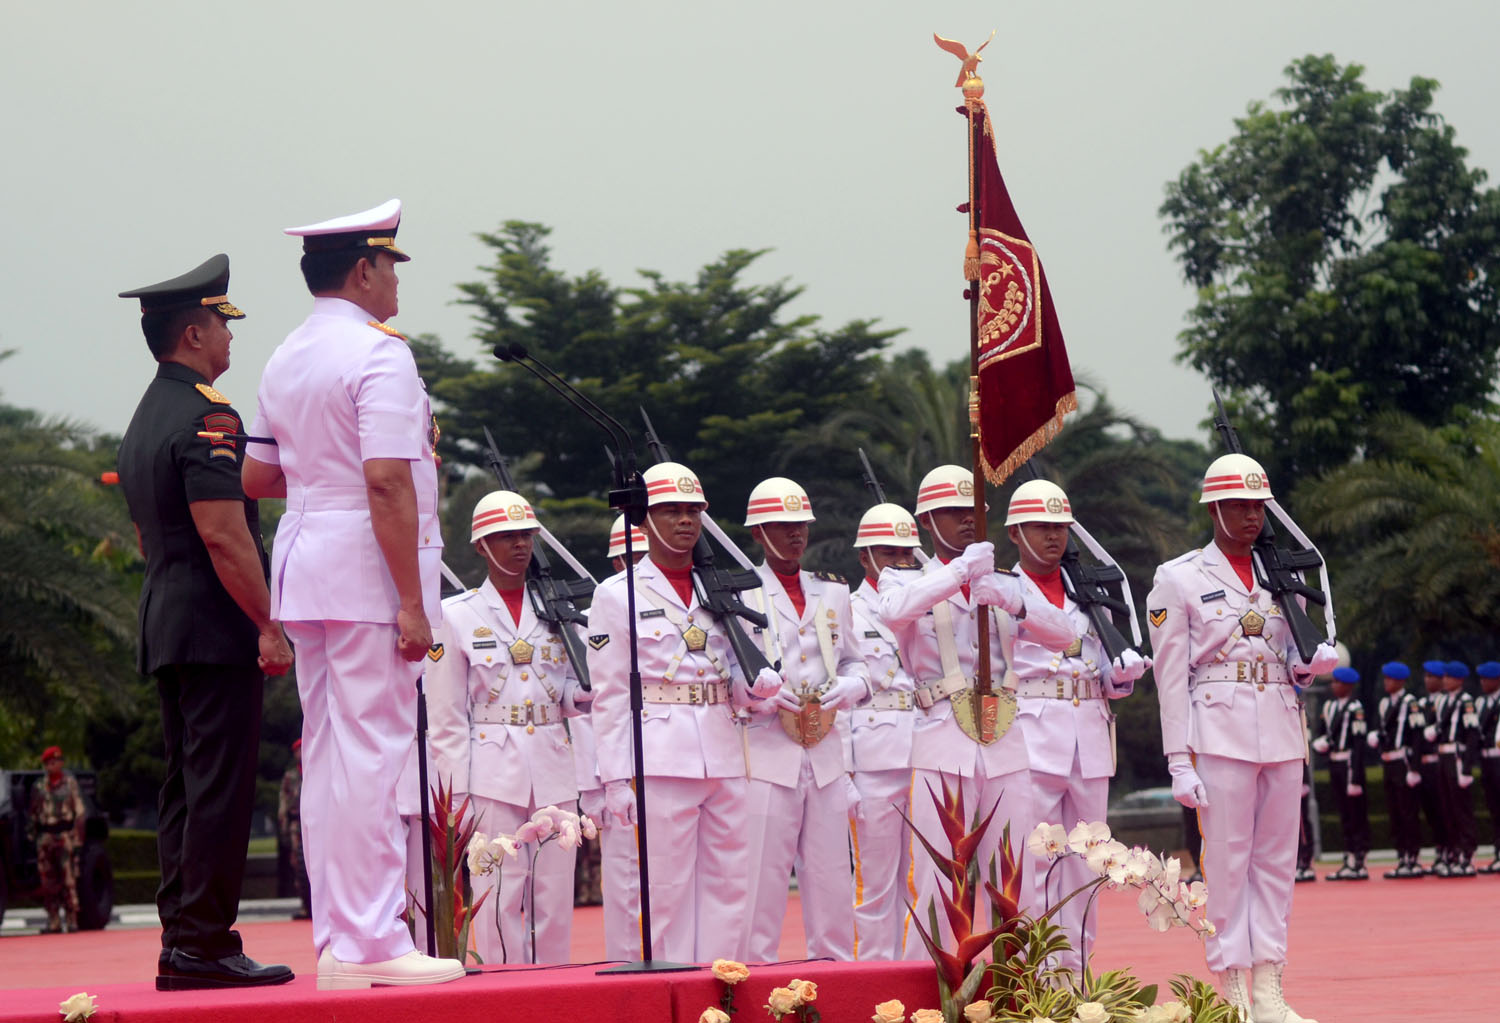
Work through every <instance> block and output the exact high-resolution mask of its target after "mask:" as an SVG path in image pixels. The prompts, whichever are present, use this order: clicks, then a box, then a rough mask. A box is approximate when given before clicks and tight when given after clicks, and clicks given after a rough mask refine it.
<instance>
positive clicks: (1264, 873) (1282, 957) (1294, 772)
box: [1194, 753, 1302, 973]
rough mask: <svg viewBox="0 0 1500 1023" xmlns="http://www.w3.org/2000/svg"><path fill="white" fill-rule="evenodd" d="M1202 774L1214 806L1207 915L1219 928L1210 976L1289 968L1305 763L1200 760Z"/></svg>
mask: <svg viewBox="0 0 1500 1023" xmlns="http://www.w3.org/2000/svg"><path fill="white" fill-rule="evenodd" d="M1194 766H1195V767H1196V768H1197V771H1198V776H1199V777H1200V778H1202V779H1203V787H1204V788H1205V789H1206V790H1207V791H1208V804H1209V805H1208V806H1205V807H1201V808H1200V809H1199V810H1198V819H1199V821H1201V822H1202V825H1203V879H1204V881H1205V882H1207V884H1208V907H1207V914H1208V919H1209V922H1211V923H1212V924H1213V925H1214V927H1215V928H1217V933H1215V934H1213V935H1210V936H1209V938H1208V940H1207V941H1206V943H1205V952H1206V954H1207V959H1208V968H1209V969H1210V970H1212V971H1213V972H1215V973H1221V972H1223V971H1224V970H1229V969H1249V968H1250V967H1252V966H1254V965H1255V964H1256V963H1280V962H1285V961H1286V932H1287V924H1288V922H1289V920H1290V918H1291V915H1292V885H1293V883H1294V882H1293V878H1294V876H1295V871H1296V866H1297V829H1298V807H1299V806H1300V801H1301V797H1302V761H1300V760H1285V761H1282V762H1281V763H1277V764H1256V763H1251V762H1249V761H1246V760H1231V759H1229V758H1228V757H1215V756H1208V755H1205V754H1202V753H1200V754H1197V755H1196V757H1195V758H1194Z"/></svg>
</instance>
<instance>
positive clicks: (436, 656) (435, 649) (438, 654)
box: [427, 643, 443, 661]
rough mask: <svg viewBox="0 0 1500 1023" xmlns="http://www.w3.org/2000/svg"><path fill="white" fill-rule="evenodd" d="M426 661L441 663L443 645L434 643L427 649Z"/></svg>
mask: <svg viewBox="0 0 1500 1023" xmlns="http://www.w3.org/2000/svg"><path fill="white" fill-rule="evenodd" d="M427 659H428V660H429V661H441V660H442V659H443V644H441V643H434V644H432V646H430V647H428V648H427Z"/></svg>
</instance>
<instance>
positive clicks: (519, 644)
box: [506, 639, 535, 664]
mask: <svg viewBox="0 0 1500 1023" xmlns="http://www.w3.org/2000/svg"><path fill="white" fill-rule="evenodd" d="M506 649H507V650H509V651H510V663H511V664H530V663H531V655H532V652H533V651H534V649H535V648H534V647H533V646H532V645H531V644H530V643H528V642H526V641H525V640H524V639H518V640H516V641H515V642H514V643H512V644H511V645H510V646H508V647H506Z"/></svg>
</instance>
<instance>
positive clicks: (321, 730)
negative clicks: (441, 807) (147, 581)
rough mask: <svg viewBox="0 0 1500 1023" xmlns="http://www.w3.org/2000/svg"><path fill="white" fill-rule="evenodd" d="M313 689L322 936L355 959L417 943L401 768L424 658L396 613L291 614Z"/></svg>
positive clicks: (307, 770) (314, 824)
mask: <svg viewBox="0 0 1500 1023" xmlns="http://www.w3.org/2000/svg"><path fill="white" fill-rule="evenodd" d="M284 624H285V627H286V634H287V638H288V639H290V640H291V641H292V645H293V646H295V647H296V652H297V692H298V696H299V697H300V698H301V701H302V777H303V784H302V843H303V851H304V855H305V858H306V861H307V877H308V881H309V883H310V885H311V889H312V909H313V944H314V946H315V947H316V949H317V951H318V954H319V955H321V954H322V952H323V950H324V949H325V948H330V947H331V949H332V952H333V956H334V958H336V959H339V960H342V961H343V962H346V963H370V962H380V961H382V960H386V959H395V958H396V957H397V956H401V955H405V954H406V953H407V952H410V951H411V950H412V948H413V945H412V939H411V932H410V931H408V930H407V928H406V924H405V923H404V922H403V921H402V919H401V914H402V910H403V909H404V908H405V906H406V892H405V880H406V835H405V830H404V828H403V826H402V823H401V814H400V813H399V811H398V810H397V809H396V780H397V779H398V778H399V777H400V775H401V767H402V765H403V764H404V763H405V762H406V757H407V754H408V753H409V751H410V750H411V743H412V736H413V734H415V731H416V705H417V700H416V695H417V689H416V683H417V676H418V675H419V674H420V673H421V670H422V666H421V664H420V663H412V662H409V661H403V660H401V658H400V657H399V656H397V654H396V636H397V631H396V627H395V626H394V625H390V624H379V623H373V622H332V621H331V622H298V621H289V622H286V623H284Z"/></svg>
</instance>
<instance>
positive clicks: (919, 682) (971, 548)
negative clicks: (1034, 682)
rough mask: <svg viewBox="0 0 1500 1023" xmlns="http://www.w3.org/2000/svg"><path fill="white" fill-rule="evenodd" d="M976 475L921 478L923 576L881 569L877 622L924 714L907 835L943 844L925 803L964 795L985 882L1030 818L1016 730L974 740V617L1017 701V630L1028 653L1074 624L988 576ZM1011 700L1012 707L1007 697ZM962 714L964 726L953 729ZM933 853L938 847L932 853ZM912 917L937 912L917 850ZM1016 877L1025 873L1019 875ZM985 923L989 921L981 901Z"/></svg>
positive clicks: (936, 877)
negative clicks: (977, 829) (927, 549)
mask: <svg viewBox="0 0 1500 1023" xmlns="http://www.w3.org/2000/svg"><path fill="white" fill-rule="evenodd" d="M974 485H975V481H974V474H973V472H971V471H970V470H969V469H966V468H964V467H963V466H958V465H942V466H939V467H938V468H936V469H934V470H932V471H931V472H929V473H928V474H927V475H926V476H925V477H923V479H922V483H921V486H920V487H919V489H918V491H917V521H918V522H919V523H920V524H921V525H922V527H923V528H924V529H926V530H927V532H928V533H929V534H930V535H931V537H932V545H933V552H934V554H935V555H936V557H934V558H933V559H932V560H930V561H928V562H927V564H925V565H923V566H922V568H921V569H920V570H912V569H906V568H901V567H899V566H896V565H891V566H887V567H886V568H885V570H884V571H882V572H881V573H880V597H879V601H878V605H877V606H878V607H879V609H880V616H881V618H883V619H884V620H885V623H886V625H887V626H888V627H889V628H890V629H891V631H892V632H893V633H894V634H895V636H896V645H897V647H898V648H899V649H900V650H901V655H902V658H903V659H904V660H905V662H906V667H907V671H909V672H910V673H911V675H912V679H913V683H914V686H915V689H914V695H915V699H916V702H917V706H918V707H920V708H921V713H920V715H919V716H918V718H917V722H916V725H915V727H914V729H913V731H912V768H913V780H912V800H911V819H912V824H913V826H914V827H915V828H916V829H917V831H918V832H920V833H921V834H922V835H923V836H925V837H926V838H927V839H928V840H929V841H937V842H941V838H940V837H939V836H940V835H941V834H942V831H941V826H940V824H939V820H938V811H937V807H936V806H934V805H933V795H932V794H930V793H929V789H930V790H931V793H936V794H937V795H938V796H939V797H940V796H941V793H942V789H943V782H944V779H946V780H947V782H948V784H949V786H950V787H957V788H961V790H962V792H963V799H964V806H965V808H966V809H967V810H969V811H970V812H971V813H972V812H976V811H977V812H978V813H980V814H988V813H989V812H990V811H991V809H992V808H996V807H998V809H996V810H995V814H994V818H993V820H992V821H991V822H990V826H989V828H988V829H987V830H986V831H985V833H984V837H983V839H982V840H981V842H980V845H979V848H978V850H977V856H978V862H979V864H980V865H981V870H982V871H983V872H985V874H986V876H988V873H987V872H988V870H989V863H990V861H991V858H992V857H994V856H995V854H996V851H997V850H998V848H999V845H1000V838H1001V836H1002V835H1003V834H1004V831H1005V826H1006V824H1007V823H1009V824H1010V825H1011V829H1012V835H1015V834H1017V833H1019V829H1020V828H1021V827H1022V826H1023V825H1024V824H1025V823H1026V822H1027V821H1029V820H1031V818H1032V811H1031V782H1030V778H1029V776H1028V773H1027V759H1026V740H1025V738H1024V737H1023V736H1022V734H1021V732H1020V730H1019V729H1015V728H1012V729H1010V730H1009V731H1007V732H1005V734H1004V735H1001V736H1000V737H999V738H998V739H995V740H994V741H992V742H989V743H984V742H982V741H981V739H982V738H985V735H984V734H983V733H982V732H981V730H980V727H979V722H978V720H977V719H976V718H975V717H974V716H973V715H972V714H971V713H969V712H971V711H972V709H973V707H974V702H973V698H972V697H973V691H974V685H975V673H976V670H977V666H978V659H979V619H978V615H979V609H980V608H981V607H984V608H987V609H988V614H989V615H990V621H989V640H990V664H991V668H992V671H993V676H994V683H993V685H994V690H995V691H996V692H997V693H1000V692H1001V691H1002V690H1005V691H1006V692H1007V693H1009V692H1013V691H1014V688H1015V674H1014V672H1013V671H1012V670H1011V660H1012V647H1013V645H1014V643H1015V640H1016V635H1017V631H1018V629H1024V634H1025V635H1027V636H1028V637H1029V638H1032V639H1034V640H1035V641H1036V642H1039V643H1041V644H1043V645H1044V646H1048V647H1056V648H1059V649H1060V648H1063V647H1066V646H1067V645H1068V644H1069V643H1071V642H1073V638H1074V634H1073V623H1072V622H1071V621H1070V620H1069V619H1068V616H1067V615H1066V614H1064V613H1063V612H1062V611H1060V610H1058V609H1057V608H1055V607H1053V606H1052V605H1051V604H1050V603H1048V602H1046V601H1045V600H1043V601H1036V602H1028V601H1027V600H1026V599H1025V597H1024V591H1023V590H1022V588H1021V584H1020V580H1018V579H1017V578H1016V577H1015V576H1014V575H1012V574H1010V573H1008V572H998V571H996V569H995V546H994V544H992V543H990V542H989V541H987V540H986V541H982V542H978V543H976V542H975V541H974V536H975V525H974V522H975V520H974ZM1011 699H1014V697H1011ZM960 715H963V716H964V717H963V720H962V721H961V720H960V717H959V716H960ZM939 848H941V845H939ZM912 859H913V871H912V873H913V875H914V877H913V880H914V882H915V885H914V889H915V891H914V895H915V897H914V899H913V902H912V905H913V908H914V909H915V911H916V913H917V914H918V919H919V920H922V921H925V920H927V919H928V907H929V906H938V905H939V903H938V902H937V901H936V900H937V899H938V889H939V886H940V882H941V875H940V874H939V873H938V870H937V868H936V867H935V866H934V865H933V864H932V863H931V862H930V858H929V857H928V855H927V853H926V851H925V850H922V849H913V852H912ZM1023 870H1024V866H1023ZM1021 890H1022V893H1023V894H1022V902H1023V905H1022V908H1023V909H1030V908H1031V907H1030V906H1029V905H1028V903H1030V902H1031V901H1032V897H1033V894H1034V893H1033V891H1032V882H1031V879H1030V878H1029V877H1023V879H1022V882H1021ZM978 912H979V914H980V917H979V918H980V919H981V920H988V919H989V908H988V899H987V898H986V896H984V895H983V894H982V893H981V895H980V906H979V908H978ZM938 926H939V930H940V931H941V935H942V936H941V937H939V936H938V935H933V938H934V940H937V941H939V942H940V943H941V942H944V941H947V940H948V939H949V937H950V935H949V930H948V927H947V924H946V918H945V916H944V914H943V913H942V912H939V913H938Z"/></svg>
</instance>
